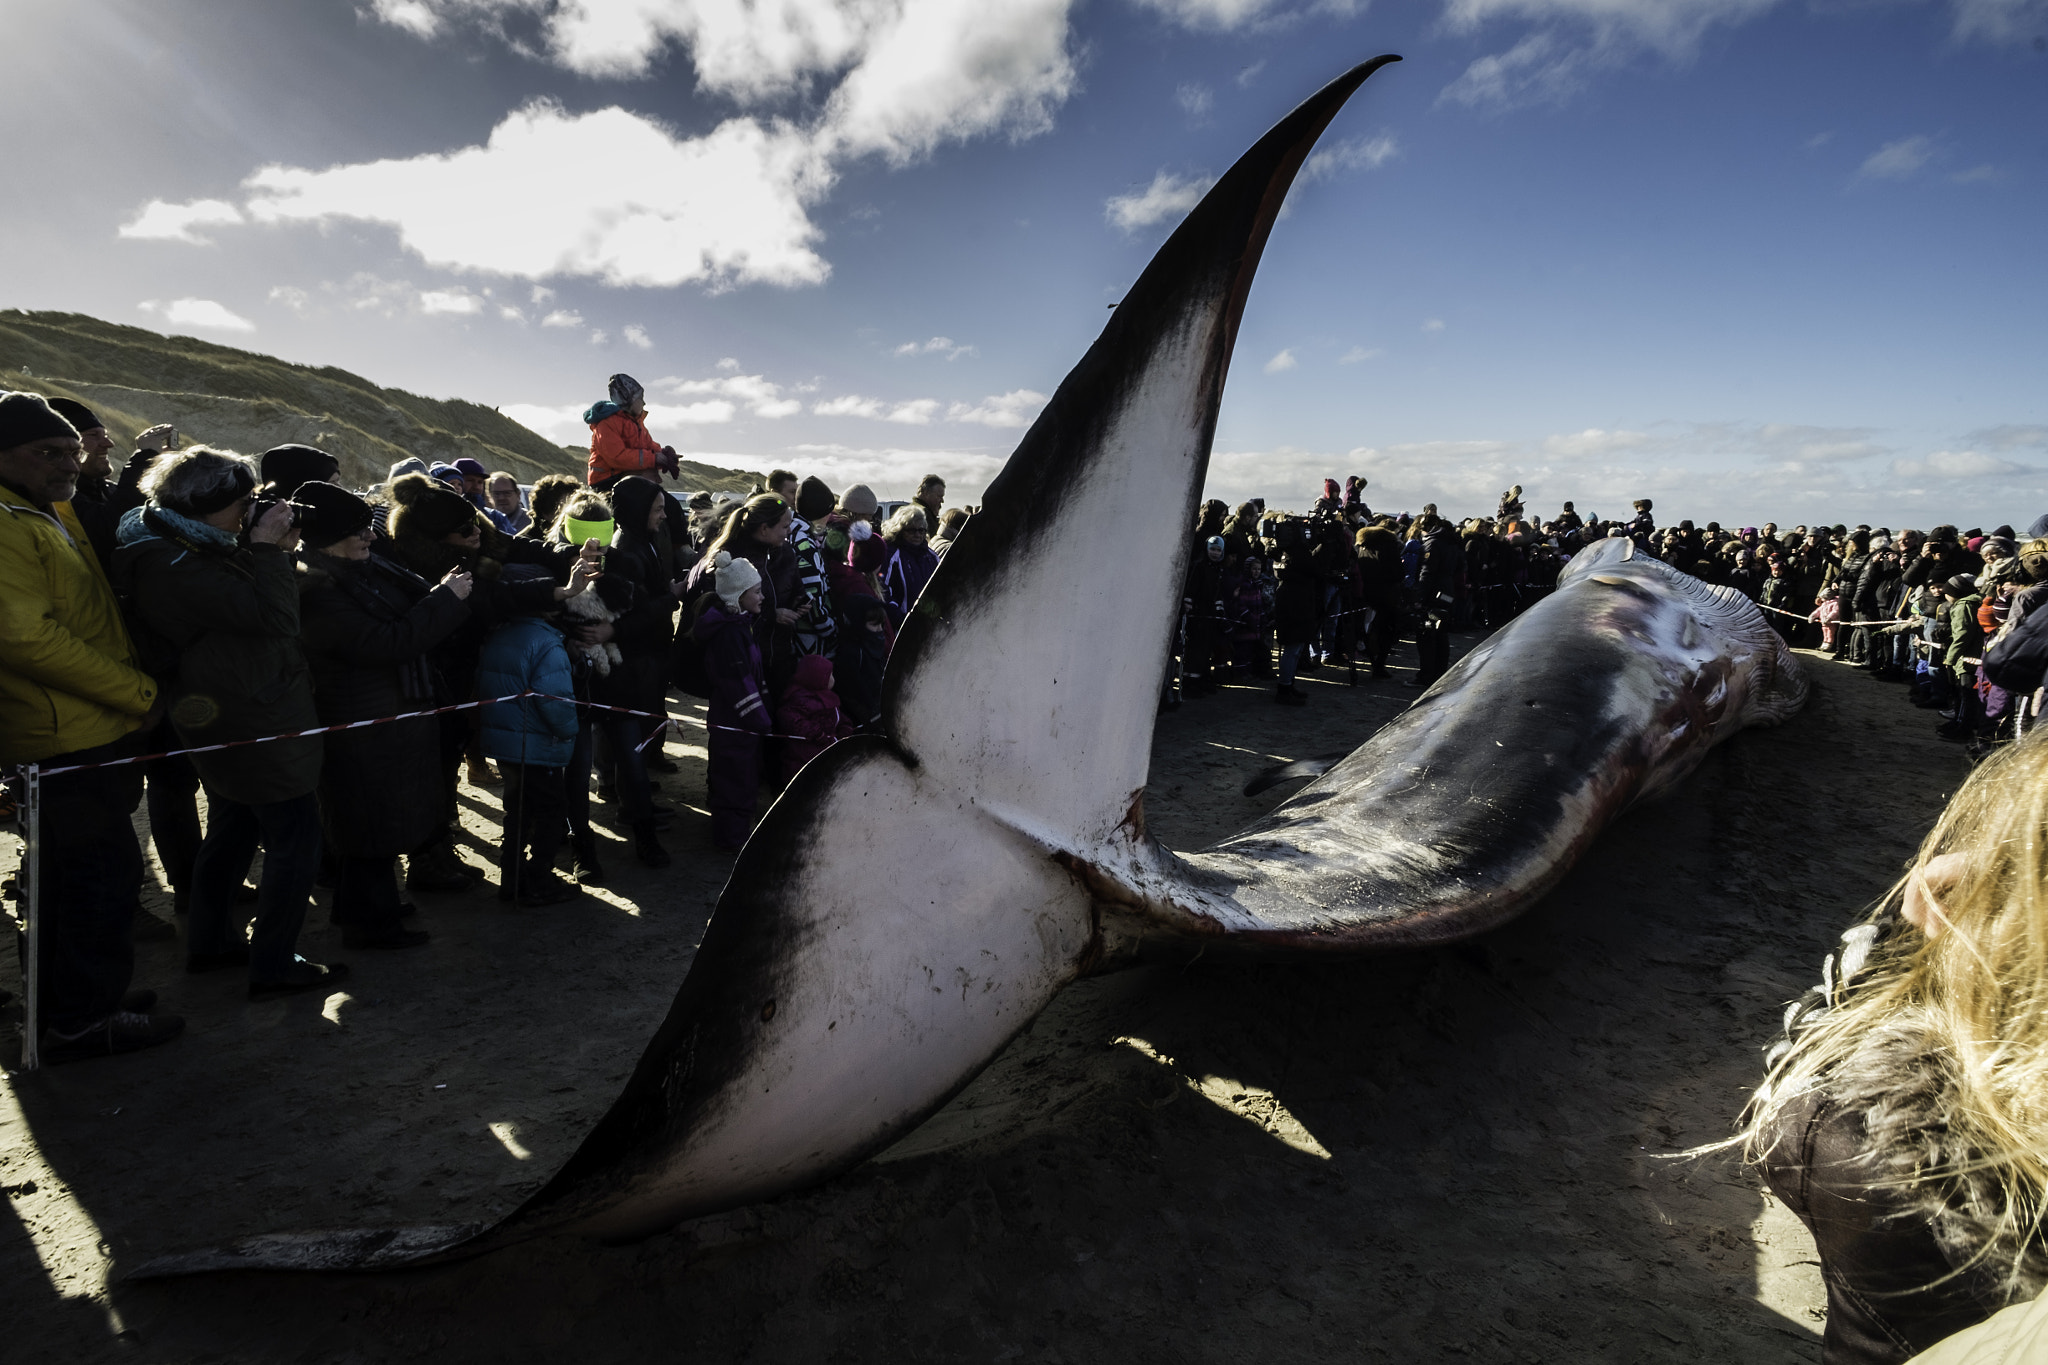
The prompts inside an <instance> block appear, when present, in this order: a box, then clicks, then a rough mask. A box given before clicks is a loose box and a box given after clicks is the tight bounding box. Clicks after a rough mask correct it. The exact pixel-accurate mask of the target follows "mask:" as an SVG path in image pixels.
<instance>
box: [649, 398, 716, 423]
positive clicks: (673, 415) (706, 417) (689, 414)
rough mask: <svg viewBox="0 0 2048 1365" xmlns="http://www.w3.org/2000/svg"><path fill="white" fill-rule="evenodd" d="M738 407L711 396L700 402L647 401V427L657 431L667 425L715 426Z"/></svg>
mask: <svg viewBox="0 0 2048 1365" xmlns="http://www.w3.org/2000/svg"><path fill="white" fill-rule="evenodd" d="M736 415H738V409H737V408H735V407H734V406H733V405H732V404H731V403H729V402H727V401H726V400H725V399H723V398H711V399H707V400H705V401H704V402H702V403H649V404H648V405H647V427H648V430H650V431H659V430H660V429H661V428H663V427H668V426H715V425H717V424H719V423H721V422H730V421H731V420H732V419H733V418H734V417H735V416H736Z"/></svg>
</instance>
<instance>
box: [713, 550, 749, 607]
mask: <svg viewBox="0 0 2048 1365" xmlns="http://www.w3.org/2000/svg"><path fill="white" fill-rule="evenodd" d="M711 563H712V565H713V566H714V567H715V569H716V570H717V573H716V576H715V577H714V579H713V582H714V583H715V584H716V585H717V588H716V590H717V593H718V600H719V601H721V602H723V603H725V609H726V610H727V611H738V610H739V609H740V599H741V598H742V597H744V596H746V594H747V590H748V589H749V588H757V587H759V586H760V585H761V571H760V570H759V569H757V568H755V567H754V561H753V560H751V559H734V558H733V557H732V555H731V554H729V553H727V552H726V551H724V550H720V551H719V552H718V558H716V559H714V560H712V561H711Z"/></svg>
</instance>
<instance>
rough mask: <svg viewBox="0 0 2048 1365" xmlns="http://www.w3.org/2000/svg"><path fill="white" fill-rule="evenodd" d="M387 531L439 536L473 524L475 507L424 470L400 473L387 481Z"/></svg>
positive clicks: (432, 537) (436, 538) (395, 534)
mask: <svg viewBox="0 0 2048 1365" xmlns="http://www.w3.org/2000/svg"><path fill="white" fill-rule="evenodd" d="M391 501H393V502H394V503H397V504H398V506H397V507H396V508H394V509H393V510H392V513H391V534H392V535H394V536H398V535H407V534H410V535H417V536H423V537H425V538H426V539H428V540H439V539H441V537H443V536H445V535H448V534H449V533H451V532H454V531H461V530H465V529H467V528H468V527H470V526H473V525H475V524H476V519H477V510H476V507H475V505H474V504H472V503H471V502H470V501H469V499H468V498H465V497H463V496H462V495H461V494H460V493H457V492H456V491H454V490H453V489H451V488H449V487H448V485H447V484H444V483H440V482H437V481H436V480H434V479H432V478H430V477H428V476H427V475H425V474H403V475H400V476H399V477H398V478H396V479H393V480H392V481H391Z"/></svg>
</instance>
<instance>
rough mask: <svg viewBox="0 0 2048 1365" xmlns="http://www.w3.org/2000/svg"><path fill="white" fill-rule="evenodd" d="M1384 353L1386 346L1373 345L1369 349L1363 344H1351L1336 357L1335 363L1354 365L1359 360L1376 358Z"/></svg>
mask: <svg viewBox="0 0 2048 1365" xmlns="http://www.w3.org/2000/svg"><path fill="white" fill-rule="evenodd" d="M1386 353H1387V352H1386V348H1385V347H1383V346H1374V347H1372V348H1371V349H1370V350H1368V349H1367V348H1365V347H1363V346H1353V347H1352V348H1351V349H1350V350H1348V351H1346V352H1345V353H1344V354H1343V355H1340V356H1338V357H1337V363H1338V364H1339V365H1356V364H1358V363H1359V362H1360V361H1361V360H1378V359H1379V358H1380V357H1381V356H1383V355H1385V354H1386Z"/></svg>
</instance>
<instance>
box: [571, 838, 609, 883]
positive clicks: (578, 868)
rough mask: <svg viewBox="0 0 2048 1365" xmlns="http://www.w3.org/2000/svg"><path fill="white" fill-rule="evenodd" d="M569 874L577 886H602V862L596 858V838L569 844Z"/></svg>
mask: <svg viewBox="0 0 2048 1365" xmlns="http://www.w3.org/2000/svg"><path fill="white" fill-rule="evenodd" d="M569 870H570V874H571V875H572V876H574V877H575V878H576V882H577V884H578V885H579V886H603V885H604V864H603V863H601V862H599V861H598V860H597V840H596V839H591V840H589V841H588V842H584V841H581V840H579V841H577V842H576V843H574V844H572V845H571V846H570V862H569Z"/></svg>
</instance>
